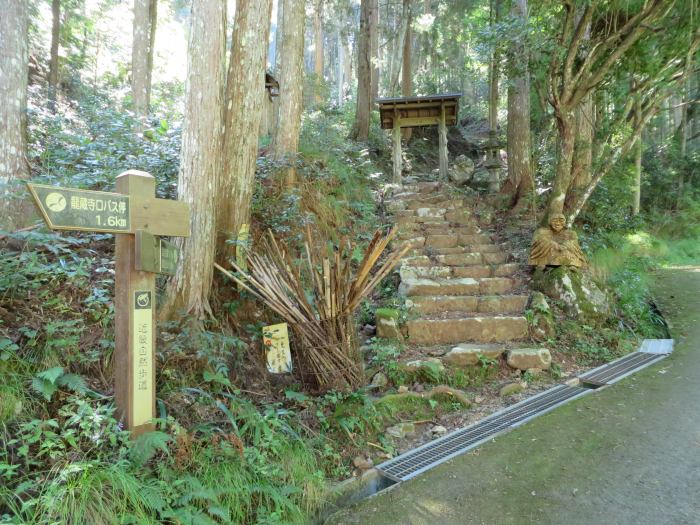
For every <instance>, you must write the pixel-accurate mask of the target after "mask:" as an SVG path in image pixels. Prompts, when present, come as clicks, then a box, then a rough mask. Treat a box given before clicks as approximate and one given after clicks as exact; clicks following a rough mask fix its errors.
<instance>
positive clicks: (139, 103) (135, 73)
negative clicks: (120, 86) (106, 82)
mask: <svg viewBox="0 0 700 525" xmlns="http://www.w3.org/2000/svg"><path fill="white" fill-rule="evenodd" d="M156 1H157V0H134V28H133V44H132V48H131V90H132V97H133V104H134V115H135V116H136V118H137V119H138V120H139V121H141V122H140V124H139V127H140V129H142V126H143V119H144V117H146V116H147V115H148V105H149V103H150V97H151V70H152V67H153V42H154V39H155V27H154V26H155V21H154V20H153V18H152V17H153V16H154V13H155V9H156V7H155V3H156Z"/></svg>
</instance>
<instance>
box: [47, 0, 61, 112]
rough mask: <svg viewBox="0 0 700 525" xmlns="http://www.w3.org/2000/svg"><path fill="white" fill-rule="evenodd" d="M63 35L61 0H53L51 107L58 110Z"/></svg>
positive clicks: (50, 78)
mask: <svg viewBox="0 0 700 525" xmlns="http://www.w3.org/2000/svg"><path fill="white" fill-rule="evenodd" d="M60 36H61V0H52V2H51V59H50V62H49V109H50V110H51V111H52V112H54V113H55V112H56V95H57V93H56V91H57V90H58V46H59V41H60Z"/></svg>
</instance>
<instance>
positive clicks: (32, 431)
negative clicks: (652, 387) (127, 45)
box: [0, 92, 700, 524]
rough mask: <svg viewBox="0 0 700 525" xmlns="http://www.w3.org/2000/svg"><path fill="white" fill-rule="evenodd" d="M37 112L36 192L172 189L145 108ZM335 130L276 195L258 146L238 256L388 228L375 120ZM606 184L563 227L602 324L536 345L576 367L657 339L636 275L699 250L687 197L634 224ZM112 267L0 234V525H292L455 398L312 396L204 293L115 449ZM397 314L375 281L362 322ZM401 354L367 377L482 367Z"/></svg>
mask: <svg viewBox="0 0 700 525" xmlns="http://www.w3.org/2000/svg"><path fill="white" fill-rule="evenodd" d="M33 96H34V97H39V96H40V94H39V93H35V94H33ZM165 98H167V97H164V99H165ZM40 107H43V104H41V103H36V104H33V105H32V108H33V110H32V111H33V115H32V118H31V119H30V122H31V126H30V136H31V139H32V142H31V147H30V162H31V164H32V166H33V168H34V171H35V181H36V182H45V183H50V184H57V185H63V186H73V187H86V188H87V187H89V188H91V189H100V190H111V189H112V188H113V184H114V182H113V181H114V177H115V176H116V175H117V174H119V173H120V172H122V171H124V170H126V169H129V168H136V169H142V170H144V171H148V172H150V173H151V174H153V175H154V176H155V177H156V179H157V188H158V191H159V194H160V195H161V196H163V197H174V196H175V191H176V186H177V166H178V151H179V137H180V129H179V124H178V121H179V118H178V115H177V114H173V113H172V110H171V109H166V108H164V107H163V106H161V108H162V111H160V112H158V111H155V112H154V115H155V116H154V117H153V119H152V121H151V127H150V128H148V129H147V130H146V131H145V132H144V134H143V136H137V135H135V134H134V133H130V132H127V131H129V130H131V129H132V127H133V121H132V120H131V119H130V117H129V115H128V113H126V112H125V111H122V110H121V109H120V108H118V107H115V106H114V103H113V101H112V100H111V99H110V98H109V96H108V94H106V93H99V92H93V93H91V94H89V96H88V95H85V98H84V100H83V102H82V103H81V104H80V105H77V104H76V105H74V106H71V107H66V108H65V111H62V112H59V113H57V114H56V115H61V116H56V115H54V114H52V113H49V112H42V111H41V110H39V109H38V108H40ZM159 113H160V116H159ZM351 120H352V115H351V108H347V109H345V108H341V109H328V110H316V111H309V112H307V113H306V114H305V115H304V120H303V128H302V134H301V145H300V155H299V158H298V160H297V161H296V162H297V164H296V169H297V173H298V174H299V179H300V180H299V184H298V185H297V188H296V189H295V190H294V191H293V192H286V191H284V190H283V188H281V187H280V185H279V181H278V177H277V176H276V171H277V170H278V169H279V168H280V167H281V166H280V165H278V164H276V163H275V162H273V161H272V160H270V159H269V158H268V157H267V156H266V155H265V149H264V148H263V149H262V150H261V154H262V155H261V156H260V158H259V159H258V168H257V173H258V176H257V177H256V185H257V186H256V190H255V194H254V199H253V222H252V239H253V241H252V242H253V245H255V242H256V239H259V238H260V236H261V235H264V234H265V233H266V232H267V231H268V230H270V231H272V232H273V233H274V234H275V235H276V236H278V237H279V238H281V239H284V240H285V242H286V243H288V245H289V246H290V247H294V246H299V245H300V244H299V243H301V242H302V238H303V228H304V227H305V225H306V224H311V225H312V227H313V229H314V231H315V232H316V233H317V234H318V236H319V238H320V239H324V240H325V241H328V242H338V241H339V240H340V239H341V238H342V237H350V238H352V239H353V241H354V242H356V243H357V251H356V253H355V256H356V257H357V259H358V262H359V258H360V257H361V254H362V249H363V246H364V244H366V243H367V242H368V241H369V240H370V239H371V237H372V235H373V233H374V232H375V231H376V230H377V229H378V228H383V227H386V226H387V225H388V224H387V222H388V220H387V218H386V217H384V216H382V215H380V214H378V209H377V206H376V201H375V197H376V195H375V193H374V192H375V191H377V190H378V188H379V187H380V184H381V183H383V182H385V180H386V177H385V176H384V175H383V173H387V172H388V170H386V165H387V161H388V157H387V155H388V153H387V152H388V151H389V150H390V148H389V147H388V143H387V139H386V137H385V136H384V135H383V134H382V133H381V132H380V131H379V130H378V126H377V123H376V122H375V123H374V125H373V128H372V134H371V137H370V141H369V143H368V144H358V143H355V142H352V141H349V140H347V135H348V133H349V127H350V122H351ZM409 152H410V150H409ZM416 152H417V157H420V155H421V153H420V152H421V149H420V148H416ZM409 154H410V153H409ZM416 167H417V168H418V167H419V166H418V165H417V166H416ZM545 177H546V174H545ZM616 180H617V179H616ZM545 182H546V181H545ZM619 185H620V187H613V188H611V187H610V186H609V185H608V186H605V185H602V188H603V191H599V192H596V194H594V197H593V198H592V200H591V206H590V208H589V209H590V210H593V211H592V212H590V211H589V212H586V213H585V214H584V215H582V217H581V221H580V225H581V228H582V236H581V237H582V245H583V247H584V249H585V250H586V251H587V253H589V254H590V257H591V261H592V267H593V271H594V274H595V277H596V278H597V279H598V280H599V281H600V282H602V283H605V284H606V285H607V286H608V288H609V290H610V293H611V294H613V295H614V296H615V299H616V300H615V309H616V316H615V320H614V321H611V322H610V323H608V324H607V325H605V326H604V327H602V328H599V329H595V330H594V329H592V328H588V327H585V326H583V327H582V326H580V325H578V324H577V323H576V322H575V320H563V318H562V320H563V322H562V323H561V324H560V330H559V332H558V336H557V339H556V340H553V341H548V342H547V344H548V345H551V346H552V347H553V348H556V349H557V350H558V351H560V352H564V353H567V354H570V355H572V356H574V357H575V358H576V359H577V360H579V361H580V362H581V363H583V364H595V363H599V362H602V361H605V360H609V359H612V358H614V357H616V356H618V355H620V354H622V353H624V352H626V351H629V350H631V349H633V348H632V345H633V341H636V340H638V339H639V338H644V337H658V336H660V335H663V333H664V332H663V320H662V319H661V318H660V317H659V315H658V313H657V312H656V311H655V310H654V308H653V298H652V297H651V295H650V293H649V289H648V286H647V285H646V279H648V275H649V273H650V272H651V271H653V269H654V268H655V267H656V266H657V265H659V264H664V263H668V264H677V263H690V262H697V261H698V259H700V252H699V251H698V238H699V237H700V231H699V230H698V229H697V224H700V220H699V219H700V205H698V204H697V201H694V200H693V199H692V198H691V197H689V199H688V203H687V206H685V207H684V208H683V211H682V212H678V213H675V214H673V215H668V214H665V215H664V214H657V215H650V216H648V217H646V218H639V219H635V220H634V221H631V220H630V218H629V216H627V215H625V214H624V213H620V212H619V207H616V206H615V205H614V192H615V191H617V192H622V191H625V190H624V187H623V183H622V182H620V183H619ZM611 195H612V196H611ZM22 198H26V196H24V197H22ZM650 225H654V226H653V227H650ZM112 257H113V238H112V236H110V235H105V234H90V235H86V234H80V233H64V234H57V233H51V232H48V231H47V230H45V229H44V227H43V226H42V227H40V228H37V229H30V230H27V231H22V232H15V233H9V232H6V233H2V237H1V238H0V264H1V265H2V267H3V272H2V274H1V275H0V376H1V377H3V378H4V379H3V381H2V383H0V479H1V480H2V483H0V516H1V518H0V522H4V523H69V524H70V523H75V524H82V523H95V524H99V523H105V524H107V523H109V524H112V523H139V524H140V523H159V522H175V523H192V524H200V523H201V524H207V523H257V524H282V523H306V522H307V521H308V519H309V516H312V515H313V514H314V513H315V512H316V511H318V510H319V509H320V508H321V507H322V506H323V505H324V502H325V500H326V497H327V494H328V487H329V481H330V480H339V479H343V478H345V477H348V476H349V475H351V473H352V465H351V461H352V458H353V457H355V456H356V455H357V454H359V453H362V452H365V451H366V450H367V449H368V448H375V449H376V450H379V451H381V452H382V454H385V455H388V454H391V453H393V452H394V445H393V442H392V440H391V439H390V438H388V437H387V436H385V435H384V434H383V430H384V428H385V427H386V426H387V425H388V424H392V423H396V422H399V421H401V420H402V419H403V418H404V417H408V416H410V417H411V418H415V417H417V416H416V415H417V414H423V415H424V416H425V417H426V418H429V417H432V416H433V415H434V414H436V413H441V412H442V413H446V412H450V411H456V410H463V409H464V408H465V406H468V401H465V402H464V403H462V402H460V401H459V400H458V399H455V398H454V396H451V395H443V396H442V397H441V396H440V395H437V394H436V396H435V397H430V398H425V397H420V398H410V399H409V398H401V399H399V398H398V397H397V398H395V399H394V398H391V396H387V397H386V398H385V399H383V401H382V402H380V403H377V402H374V400H373V398H372V396H371V391H364V390H361V391H358V392H353V393H341V392H331V393H328V394H325V395H323V396H312V395H310V394H307V393H303V392H301V391H300V388H299V386H298V385H297V384H296V383H295V382H294V381H293V379H292V378H289V377H282V378H279V379H271V378H270V375H269V374H267V373H266V371H265V368H264V364H263V363H262V359H261V358H260V355H261V353H260V351H259V347H260V335H259V334H260V329H261V327H262V326H263V325H265V324H267V323H269V322H270V321H274V318H273V317H271V316H270V314H269V312H267V311H265V310H264V309H262V308H261V307H260V306H259V305H257V306H256V305H255V303H254V301H253V300H252V298H250V297H246V296H245V294H239V293H238V292H237V291H235V290H234V289H233V288H232V287H231V285H230V283H224V282H219V283H218V284H217V290H218V293H217V294H216V296H215V298H214V301H215V302H214V305H215V310H216V311H217V313H218V315H217V317H216V318H215V319H212V320H210V321H208V322H206V323H204V324H199V325H197V326H191V325H187V324H185V325H182V324H181V323H172V322H170V323H164V324H162V325H161V326H160V327H159V333H158V348H159V352H158V356H157V368H158V382H157V389H158V393H159V396H158V401H157V408H158V416H159V418H158V420H157V428H158V430H157V431H156V432H153V433H149V434H146V435H144V436H142V437H141V438H139V439H137V440H135V441H133V442H132V441H130V440H129V439H128V434H127V433H126V432H124V431H123V430H122V429H121V427H120V425H119V423H118V422H117V421H116V420H115V419H114V414H113V413H114V408H113V405H112V397H111V396H112V394H113V390H112V389H113V386H112V373H113V368H112V367H113V360H112V355H113V351H114V340H113V322H114V319H113V317H114V309H113V308H114V307H113V304H112V299H111V298H112V295H113V289H114V263H113V259H112ZM162 284H163V283H162V282H161V283H160V289H161V291H162V290H163V286H162ZM396 304H397V298H396V288H395V284H392V279H387V281H386V282H385V283H383V285H382V286H380V287H379V289H378V291H377V292H376V294H375V296H374V297H373V302H372V303H368V304H367V305H366V306H365V307H364V308H363V309H362V314H361V317H360V319H358V321H359V324H360V325H363V324H365V323H369V322H371V321H372V316H373V311H374V309H375V308H376V307H377V306H382V305H386V306H394V305H396ZM555 306H556V305H555ZM557 315H559V316H562V314H561V313H560V312H559V313H558V314H557ZM401 351H402V349H401V348H400V346H398V347H397V346H394V345H391V344H388V343H387V342H385V341H380V340H374V341H371V342H370V352H369V354H368V363H367V365H368V370H369V371H370V372H376V371H378V370H383V371H385V372H386V373H387V375H388V376H389V378H390V380H392V381H394V382H396V383H397V384H399V383H406V382H413V381H421V382H425V383H427V384H430V383H432V384H448V385H450V386H451V387H455V388H465V387H467V386H469V385H474V384H479V385H481V384H483V383H484V382H487V381H489V380H490V379H491V378H492V377H493V376H494V374H495V373H496V368H497V366H496V365H495V364H494V363H488V362H484V363H482V366H481V367H477V368H476V369H475V371H474V373H472V374H471V375H465V374H453V375H450V376H449V377H448V376H443V375H440V376H439V377H422V378H406V377H402V376H401V373H402V372H401V371H400V370H399V369H398V368H397V367H396V366H395V364H396V359H397V357H398V356H399V355H400V354H401ZM428 374H429V371H428ZM438 394H439V393H438Z"/></svg>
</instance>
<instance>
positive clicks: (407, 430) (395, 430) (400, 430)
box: [386, 423, 416, 439]
mask: <svg viewBox="0 0 700 525" xmlns="http://www.w3.org/2000/svg"><path fill="white" fill-rule="evenodd" d="M386 433H387V434H389V435H390V436H392V437H395V438H398V439H403V438H405V437H406V436H408V435H410V434H415V433H416V425H414V424H413V423H399V424H398V425H394V426H391V427H389V428H387V429H386Z"/></svg>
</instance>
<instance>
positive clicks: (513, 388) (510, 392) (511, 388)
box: [498, 382, 527, 397]
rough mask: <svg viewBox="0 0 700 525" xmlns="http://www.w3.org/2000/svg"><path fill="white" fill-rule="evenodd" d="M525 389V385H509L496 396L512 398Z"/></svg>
mask: <svg viewBox="0 0 700 525" xmlns="http://www.w3.org/2000/svg"><path fill="white" fill-rule="evenodd" d="M526 388H527V383H523V382H521V383H509V384H507V385H505V386H503V387H502V388H501V390H500V391H499V392H498V395H499V396H501V397H508V396H514V395H515V394H520V393H521V392H523V391H524V390H525V389H526Z"/></svg>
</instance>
